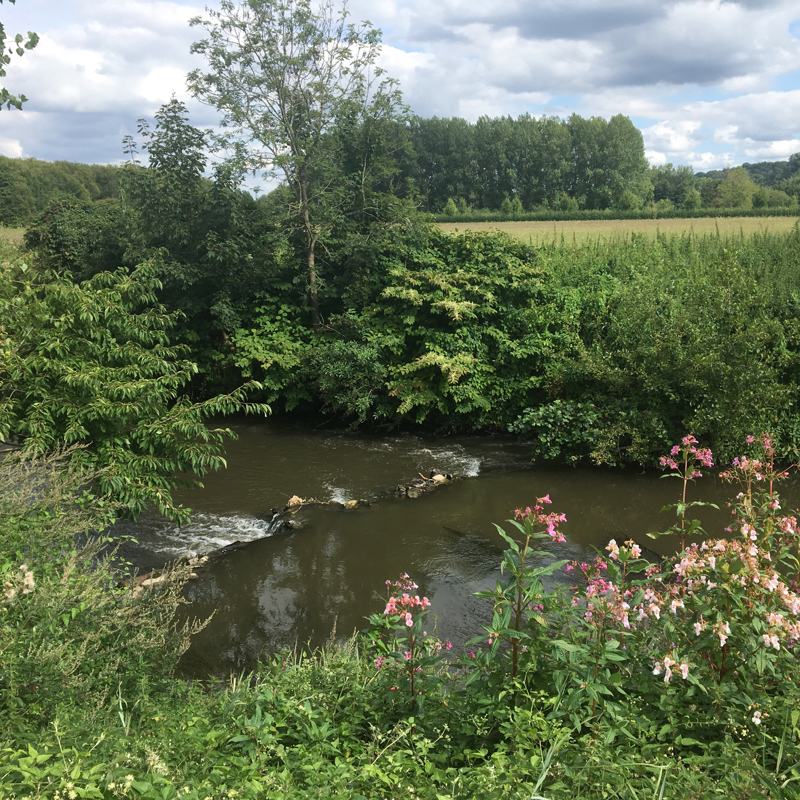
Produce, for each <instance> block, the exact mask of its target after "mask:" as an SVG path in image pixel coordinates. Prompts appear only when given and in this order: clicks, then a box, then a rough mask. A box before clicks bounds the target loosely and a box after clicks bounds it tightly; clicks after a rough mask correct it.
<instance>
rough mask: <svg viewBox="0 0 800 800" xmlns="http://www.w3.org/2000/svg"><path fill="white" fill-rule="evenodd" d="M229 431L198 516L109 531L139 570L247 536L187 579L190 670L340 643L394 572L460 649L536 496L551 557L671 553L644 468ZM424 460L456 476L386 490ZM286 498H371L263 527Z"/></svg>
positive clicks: (509, 449) (700, 490) (379, 599)
mask: <svg viewBox="0 0 800 800" xmlns="http://www.w3.org/2000/svg"><path fill="white" fill-rule="evenodd" d="M234 427H235V429H236V430H237V432H238V434H239V437H240V438H239V440H238V441H237V442H233V443H231V444H230V445H229V446H228V453H227V459H228V469H227V470H226V471H223V472H219V473H215V474H213V475H210V476H207V477H206V479H205V489H203V490H201V491H198V492H193V493H191V494H186V495H184V496H182V497H181V498H180V499H181V500H182V501H183V502H184V503H185V504H186V505H190V506H191V507H192V508H193V509H194V510H195V514H194V517H193V521H192V524H191V525H189V526H187V527H185V528H184V529H183V530H180V529H177V528H176V527H175V526H173V525H171V524H169V523H165V522H163V521H161V520H157V519H147V518H145V519H140V521H139V522H138V523H136V525H135V526H128V527H127V528H122V527H121V528H120V530H121V531H123V532H126V533H133V534H134V535H135V536H136V537H137V539H138V542H139V544H138V545H137V546H135V547H128V548H126V551H125V553H126V555H127V556H128V557H129V558H131V559H132V560H133V561H134V562H135V563H138V564H139V565H140V567H141V568H142V569H149V568H152V567H154V566H159V565H161V564H163V563H164V562H165V561H169V560H172V559H174V558H176V557H178V556H181V555H184V554H196V553H203V552H208V551H210V550H213V549H215V548H219V547H222V546H224V545H227V544H230V543H232V542H235V541H240V542H248V544H247V546H246V547H243V548H241V549H238V550H235V551H234V552H232V553H230V554H229V555H227V556H225V557H223V558H221V559H220V560H218V561H217V562H215V563H214V564H213V565H212V566H211V567H209V568H207V569H205V570H203V571H201V573H200V576H199V577H198V579H197V580H195V581H192V582H191V584H190V585H189V588H188V593H187V596H188V598H189V599H190V600H191V606H189V611H190V613H191V614H193V615H195V616H198V617H206V616H208V615H209V614H211V613H212V612H213V613H214V618H213V620H212V622H211V623H210V624H209V626H208V627H207V628H206V629H205V630H204V631H203V632H202V633H200V634H199V635H198V636H197V637H196V638H195V640H194V642H193V644H192V647H191V649H190V651H189V653H187V655H186V657H185V659H184V667H185V670H186V671H187V672H188V673H203V672H209V671H210V672H214V673H221V672H226V671H236V670H241V669H243V668H246V667H248V666H252V665H253V663H254V662H255V661H256V660H257V659H258V657H259V656H260V655H262V654H264V653H269V652H275V651H277V650H279V649H281V648H282V647H294V646H295V645H301V646H302V645H311V646H316V645H319V644H322V643H323V642H325V641H327V640H328V639H329V638H330V637H331V634H332V631H333V630H334V627H335V630H336V636H337V637H338V638H344V637H347V636H349V635H350V634H351V633H352V632H353V631H354V630H356V629H360V628H363V627H364V624H365V617H366V616H367V615H368V614H370V613H372V612H376V611H380V610H381V609H382V607H383V603H384V602H385V591H384V590H385V584H384V582H385V581H386V580H387V579H393V580H394V579H396V578H397V577H398V576H399V575H400V574H401V573H403V572H408V573H409V574H410V575H411V576H412V578H414V579H415V580H416V582H417V583H418V584H419V586H420V594H425V595H427V596H428V597H429V598H430V599H431V601H432V609H433V613H432V615H431V617H430V618H429V619H430V620H431V624H430V629H432V628H433V625H434V617H435V620H436V624H437V626H438V632H439V635H441V636H443V637H445V638H449V639H451V640H452V641H453V642H454V643H455V645H456V647H461V646H462V645H463V643H464V642H465V641H467V640H468V639H470V638H471V637H473V636H475V635H476V634H480V632H481V630H482V628H481V625H482V624H483V623H485V622H486V621H487V620H488V617H489V616H490V610H489V609H488V608H487V606H486V604H485V603H484V602H482V601H478V600H477V599H476V598H475V597H474V593H475V592H476V591H478V590H480V589H483V588H486V587H488V586H492V585H494V582H495V581H496V580H497V579H498V578H499V577H500V572H499V569H498V565H499V561H500V558H501V553H502V549H503V542H502V540H501V538H500V536H499V535H498V533H497V531H496V529H495V527H494V523H502V522H503V521H504V520H506V519H508V518H509V517H511V516H512V515H513V509H514V508H517V507H520V506H523V507H524V506H527V505H531V504H533V502H534V500H535V498H536V497H537V496H541V495H544V494H547V493H549V494H550V497H551V499H552V501H553V505H552V509H553V510H557V511H559V512H564V513H565V514H566V515H567V523H566V524H565V525H564V526H563V528H564V533H565V535H566V539H567V541H566V543H565V544H561V545H554V546H553V547H552V548H551V551H552V556H553V558H558V559H561V558H568V559H589V558H593V557H594V555H595V553H594V550H593V549H592V546H596V547H600V548H602V547H604V546H605V545H606V544H607V542H608V540H609V539H610V538H615V539H616V540H617V541H618V542H621V541H624V540H626V539H629V538H633V539H635V540H636V541H637V542H638V543H639V544H640V545H642V546H643V547H645V548H649V549H650V550H651V551H656V552H662V553H664V552H668V551H670V550H671V549H674V547H675V543H674V542H671V541H669V540H668V539H660V540H658V541H657V542H654V541H652V540H650V539H649V538H647V537H646V535H645V534H646V533H647V532H648V531H654V530H664V529H666V528H668V527H669V526H670V524H671V523H672V521H673V519H674V517H673V516H671V514H674V512H669V513H660V511H659V510H660V509H661V507H662V506H664V505H666V504H668V503H672V502H675V501H676V500H677V499H678V497H677V493H678V492H679V491H680V483H679V482H678V481H676V480H669V479H668V480H660V479H659V476H658V475H657V474H644V473H641V472H638V471H636V470H631V469H629V470H624V471H623V470H607V469H599V468H578V469H572V468H569V467H533V466H531V464H530V461H529V447H528V446H526V445H525V444H520V443H518V442H515V441H513V440H510V439H501V438H478V437H474V438H469V437H467V438H452V439H451V438H448V439H439V440H427V439H423V438H420V437H417V436H412V435H405V436H390V437H381V438H378V437H374V436H366V435H359V434H350V433H343V432H340V431H335V432H324V431H319V430H311V429H308V428H302V427H299V426H289V425H282V424H280V423H277V422H275V421H269V422H266V423H263V422H262V423H256V424H241V425H237V426H234ZM433 468H438V469H441V470H444V471H447V472H451V473H453V474H454V475H456V476H458V477H459V480H458V481H456V482H454V483H453V484H450V485H447V486H443V487H441V488H439V489H437V490H436V491H434V492H432V493H431V494H427V495H423V496H421V497H420V498H419V499H416V500H409V499H406V498H397V497H394V496H393V495H392V490H393V489H394V488H395V486H396V485H397V484H400V483H404V482H408V481H410V480H411V479H413V478H414V477H417V476H418V474H419V473H420V472H421V473H428V472H429V471H430V470H431V469H433ZM790 488H791V487H790ZM693 491H694V492H695V499H703V500H709V501H712V502H717V503H718V504H719V505H720V506H722V507H723V508H724V506H725V503H726V501H727V499H728V498H729V497H730V496H731V495H732V491H731V487H730V486H727V485H724V484H722V483H721V482H720V481H718V480H716V479H714V478H707V479H706V478H704V479H703V480H702V481H699V482H698V483H697V485H696V488H695V489H694V490H693ZM295 494H296V495H299V496H300V497H303V498H309V497H314V498H316V499H318V500H324V501H328V500H336V501H340V502H343V501H345V500H350V499H364V500H368V501H371V505H370V506H369V507H363V508H358V509H356V510H353V511H344V510H342V509H340V508H336V507H332V506H304V507H303V508H302V509H301V510H300V511H299V512H298V513H297V514H296V516H295V519H296V520H297V521H298V522H299V523H300V524H301V525H302V527H301V529H299V530H295V531H291V532H288V533H276V532H275V528H276V525H275V523H274V522H273V519H272V517H273V515H272V512H271V509H273V508H275V507H280V506H283V505H284V504H285V503H286V501H287V500H288V499H289V497H291V496H292V495H295ZM790 494H791V493H790ZM727 519H729V512H727V511H719V512H714V511H712V510H709V509H706V510H705V514H704V517H703V520H704V523H705V524H706V528H707V530H708V531H709V533H710V534H711V535H712V536H721V535H724V534H723V532H722V528H723V527H724V525H725V524H727V521H726V520H727ZM561 579H562V580H563V579H564V578H561Z"/></svg>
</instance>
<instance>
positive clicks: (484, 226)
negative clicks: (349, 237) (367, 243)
mask: <svg viewBox="0 0 800 800" xmlns="http://www.w3.org/2000/svg"><path fill="white" fill-rule="evenodd" d="M796 224H797V217H718V218H714V217H706V218H702V219H614V220H574V221H565V222H538V221H533V222H441V223H439V226H440V227H441V228H442V230H444V231H446V232H455V231H457V230H458V231H465V230H472V231H496V230H501V231H504V232H505V233H509V234H511V235H512V236H514V237H516V238H517V239H519V240H521V241H523V242H525V243H526V244H527V243H530V244H535V243H540V242H552V241H553V240H556V241H558V240H560V239H561V238H562V237H563V238H564V239H565V240H567V241H573V240H575V241H578V242H582V241H586V240H587V239H597V238H601V237H604V238H610V239H619V238H625V237H627V236H628V235H629V234H631V233H640V234H644V235H646V236H655V235H656V234H658V233H667V234H676V235H681V234H683V233H688V232H694V233H697V234H699V235H703V234H708V233H712V234H713V233H716V232H717V231H718V232H719V233H721V234H723V235H725V234H739V233H741V234H743V235H745V236H746V235H749V234H752V233H766V232H769V233H787V232H788V231H790V230H792V229H793V228H794V227H795V225H796Z"/></svg>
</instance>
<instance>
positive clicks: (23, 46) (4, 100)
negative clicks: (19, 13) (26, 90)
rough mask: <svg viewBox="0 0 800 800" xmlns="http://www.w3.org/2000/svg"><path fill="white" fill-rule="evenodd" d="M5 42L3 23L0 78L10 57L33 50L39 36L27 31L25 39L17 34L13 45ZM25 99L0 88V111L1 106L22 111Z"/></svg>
mask: <svg viewBox="0 0 800 800" xmlns="http://www.w3.org/2000/svg"><path fill="white" fill-rule="evenodd" d="M9 2H11V3H15V2H16V0H9ZM7 40H8V36H7V34H6V30H5V28H4V27H3V23H2V22H0V78H5V77H6V65H7V64H10V63H11V59H12V57H13V56H15V55H16V56H17V57H19V56H22V55H24V54H25V51H26V50H33V48H34V47H36V45H37V44H38V43H39V36H38V35H37V34H35V33H33V32H32V31H28V38H27V39H25V37H24V36H23V35H22V34H21V33H18V34H16V36H14V44H13V45H11V44H9V45H6V42H7ZM27 99H28V98H27V97H25V95H24V94H19V95H15V94H11V93H10V92H9V91H8V89H6V87H5V86H3V87H2V88H0V110H2V108H3V106H5V107H6V108H7V109H11V108H12V107H13V108H16V109H22V104H23V103H24V102H25V101H26V100H27Z"/></svg>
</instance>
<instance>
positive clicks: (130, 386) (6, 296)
mask: <svg viewBox="0 0 800 800" xmlns="http://www.w3.org/2000/svg"><path fill="white" fill-rule="evenodd" d="M157 272H158V264H157V263H154V262H147V263H144V264H141V265H139V266H138V267H137V268H135V269H134V270H130V271H128V270H124V269H120V270H117V272H115V273H113V274H112V273H99V274H98V275H96V276H94V277H93V278H91V279H90V280H88V281H85V282H83V283H81V284H75V283H73V282H72V281H71V280H70V279H69V277H68V276H65V275H61V274H57V273H54V272H51V271H45V272H38V271H35V270H33V269H31V267H30V266H29V264H28V262H27V261H26V260H25V259H19V260H17V261H16V262H14V263H10V264H6V265H4V267H3V269H2V272H0V307H2V309H3V314H2V318H3V324H2V342H3V349H2V353H1V355H0V438H2V439H3V440H5V441H7V442H13V443H15V444H17V445H19V446H23V447H24V448H25V449H26V450H27V451H28V452H34V453H45V452H48V451H50V450H53V449H57V448H58V447H60V446H63V445H71V444H91V447H90V448H88V449H85V450H81V451H78V452H76V458H78V459H79V460H80V461H81V462H82V463H83V464H85V465H87V466H91V468H92V471H93V472H94V473H95V474H96V481H97V485H98V487H99V491H100V493H101V494H111V495H113V496H114V497H115V498H116V499H117V500H118V501H120V502H121V503H122V504H123V505H124V506H125V507H126V508H127V509H128V510H129V511H130V512H131V513H134V514H136V513H138V512H139V511H141V510H142V508H143V507H144V505H145V504H146V503H148V502H151V503H153V504H154V505H155V506H156V507H157V508H158V509H159V511H161V512H162V513H164V514H167V515H168V516H170V517H172V518H175V519H184V518H185V517H186V514H187V510H186V509H182V508H178V507H176V506H175V505H174V504H173V502H172V497H171V491H172V489H174V488H175V487H177V486H182V485H186V483H187V482H186V481H184V480H181V479H179V478H177V477H176V473H181V472H184V473H185V472H190V473H195V474H197V475H202V474H203V473H205V472H207V471H208V470H209V469H216V468H218V467H220V466H223V465H224V460H223V458H222V456H221V450H222V442H223V440H224V438H225V437H226V436H228V435H230V432H229V431H227V430H225V429H221V428H212V429H209V428H207V427H206V426H205V424H204V422H203V420H204V419H205V418H206V417H208V416H210V415H212V414H224V413H231V412H233V411H237V410H243V411H253V412H258V413H263V412H265V411H266V409H265V407H264V406H255V405H250V404H248V403H246V402H245V395H246V393H247V388H246V387H244V388H241V389H238V390H236V391H234V392H233V393H231V394H229V395H225V396H220V397H214V398H211V399H209V400H207V401H205V402H202V403H191V402H190V401H188V399H186V398H185V397H179V392H180V390H181V388H182V387H183V386H184V385H185V384H186V382H187V381H188V380H189V379H190V377H191V376H192V374H194V373H195V372H196V370H197V368H196V366H195V365H194V363H192V362H191V361H188V360H186V359H185V357H184V356H185V348H184V347H181V346H175V345H171V344H170V341H169V335H168V334H169V331H170V329H171V328H172V327H173V326H174V324H175V316H174V315H169V314H167V313H166V312H165V311H164V309H163V308H162V307H159V306H158V305H156V304H155V297H154V293H155V291H156V290H157V289H158V287H159V282H158V279H157V278H156V274H157ZM190 483H191V482H190Z"/></svg>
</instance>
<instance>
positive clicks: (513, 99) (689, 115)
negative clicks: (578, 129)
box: [0, 0, 800, 169]
mask: <svg viewBox="0 0 800 800" xmlns="http://www.w3.org/2000/svg"><path fill="white" fill-rule="evenodd" d="M211 2H212V4H213V5H216V3H217V2H218V0H211ZM0 8H2V14H3V21H4V23H5V25H6V29H7V30H8V31H10V32H16V31H18V30H20V31H23V32H25V31H27V30H35V31H37V32H38V33H39V34H40V35H41V36H42V40H41V43H40V45H39V47H38V48H37V49H36V50H34V51H32V52H30V53H26V54H25V56H24V58H22V59H18V60H16V61H14V62H13V63H12V65H11V68H10V69H9V79H8V80H9V88H10V89H11V90H12V91H15V92H24V93H25V94H26V95H28V97H30V98H31V100H30V102H29V104H28V106H27V108H28V109H29V112H27V114H18V113H13V112H8V114H7V115H6V112H3V117H2V119H3V125H4V127H3V137H4V139H3V140H2V141H3V142H13V143H16V144H15V146H16V147H18V148H21V150H22V152H23V153H24V154H25V155H33V156H37V157H44V158H59V157H60V158H70V159H74V160H87V161H88V160H102V161H112V160H115V159H117V158H118V157H119V154H120V144H119V142H120V139H121V135H124V134H123V132H125V133H134V134H135V129H136V120H137V119H138V118H139V117H142V116H152V115H153V113H154V112H155V111H156V110H157V108H158V106H159V105H160V104H161V103H163V102H165V101H166V100H168V99H169V97H170V96H171V95H172V93H173V92H174V93H176V94H177V96H178V97H180V98H181V99H186V98H187V96H186V90H185V80H184V76H185V74H186V72H188V71H189V70H190V69H191V68H193V67H194V66H197V65H202V60H201V59H200V58H199V57H195V56H191V55H190V54H189V47H190V45H191V43H192V42H193V41H195V40H197V39H199V38H202V35H203V31H202V29H199V28H194V29H192V28H190V27H189V25H188V20H189V19H190V18H191V17H192V16H195V15H204V13H205V12H204V10H203V2H202V0H201V2H197V3H195V2H193V0H173V1H172V2H170V1H169V0H102V2H101V1H100V0H25V1H24V2H22V3H19V4H17V5H12V6H8V5H7V4H4V5H2V6H0ZM350 11H351V20H352V21H354V22H358V21H360V20H361V19H365V18H366V19H370V20H371V22H372V23H373V24H374V25H375V26H377V27H380V28H382V29H383V31H384V39H385V45H384V49H383V53H382V56H381V64H382V65H383V66H384V67H385V68H386V69H387V71H388V74H389V75H391V76H393V77H395V78H397V79H398V80H399V81H400V84H401V87H402V89H403V92H404V96H405V99H406V102H408V104H409V105H410V106H411V108H412V110H413V111H414V112H416V113H418V114H420V115H421V116H431V115H433V114H437V115H439V116H456V115H457V116H463V117H466V118H468V119H470V120H475V119H477V118H478V117H479V116H481V115H484V114H486V115H490V116H500V115H514V116H516V115H518V114H521V113H525V112H530V113H535V114H541V113H547V114H553V113H557V114H559V115H563V116H568V115H569V114H570V113H573V112H577V113H579V114H581V115H583V116H591V115H601V116H605V117H610V116H612V115H614V114H617V113H623V114H627V115H629V116H632V117H633V118H634V120H635V121H636V120H638V121H639V122H640V123H641V124H642V131H643V136H644V139H645V146H646V149H647V153H648V158H650V159H651V161H652V162H653V163H665V162H666V161H671V162H673V163H676V164H680V163H689V164H693V165H694V166H696V168H698V169H700V168H702V169H709V168H713V167H716V166H726V165H729V164H730V163H731V162H732V163H741V162H742V161H744V160H753V159H758V158H775V159H777V158H785V157H786V156H787V155H789V154H790V152H795V151H794V150H792V148H795V147H796V146H797V142H798V141H799V140H800V80H798V78H797V76H798V75H800V39H798V38H797V37H796V36H792V35H791V33H790V30H789V29H790V25H791V24H792V22H793V21H794V20H795V19H796V18H797V17H798V11H797V2H796V0H765V1H764V2H762V1H760V0H759V2H747V1H746V0H741V1H740V2H725V1H724V0H536V2H531V0H507V2H505V3H503V4H502V5H500V6H499V5H498V4H496V3H488V2H486V0H437V2H434V3H431V2H430V0H351V3H350ZM779 78H780V81H781V83H780V84H777V85H780V86H781V87H782V89H783V90H782V91H778V90H776V88H775V86H776V80H777V79H779ZM787 87H788V88H787ZM698 98H700V99H698ZM188 105H189V108H190V115H191V120H192V122H193V123H194V124H196V125H213V124H214V123H215V120H216V115H215V113H214V112H213V110H210V109H208V108H207V107H204V106H201V105H200V104H199V103H196V102H191V103H188ZM32 114H35V115H36V116H35V119H36V123H35V124H31V120H33V119H34V117H33V116H31V115H32ZM3 146H5V147H8V146H10V145H3ZM797 149H800V147H799V148H797Z"/></svg>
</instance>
